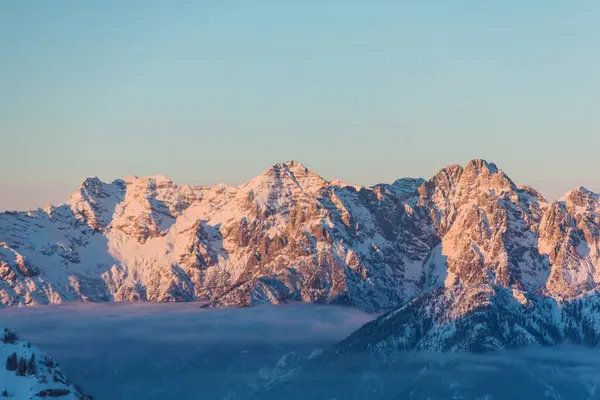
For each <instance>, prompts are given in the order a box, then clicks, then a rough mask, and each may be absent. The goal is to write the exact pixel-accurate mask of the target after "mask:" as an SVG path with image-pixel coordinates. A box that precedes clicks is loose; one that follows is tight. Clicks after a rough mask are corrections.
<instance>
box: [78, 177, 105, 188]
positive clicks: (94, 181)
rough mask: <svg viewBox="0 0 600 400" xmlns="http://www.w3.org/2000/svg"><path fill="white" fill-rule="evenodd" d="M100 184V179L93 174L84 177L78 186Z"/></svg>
mask: <svg viewBox="0 0 600 400" xmlns="http://www.w3.org/2000/svg"><path fill="white" fill-rule="evenodd" d="M101 184H102V181H101V180H100V178H98V177H97V176H96V175H93V176H88V177H87V178H85V179H84V180H83V182H81V185H80V187H82V188H87V187H96V186H98V185H101Z"/></svg>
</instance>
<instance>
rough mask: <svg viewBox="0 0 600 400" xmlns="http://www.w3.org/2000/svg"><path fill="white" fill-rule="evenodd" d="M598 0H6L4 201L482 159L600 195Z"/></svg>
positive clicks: (529, 177) (398, 172)
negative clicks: (156, 181) (284, 171)
mask: <svg viewBox="0 0 600 400" xmlns="http://www.w3.org/2000/svg"><path fill="white" fill-rule="evenodd" d="M599 21H600V2H599V1H597V0H577V1H565V0H529V1H522V0H485V1H481V0H471V1H467V0H462V1H461V0H452V1H449V0H438V1H427V0H425V1H423V0H418V1H417V0H413V1H401V0H398V1H391V0H390V1H387V2H383V1H366V0H365V1H354V2H344V1H340V0H318V1H317V0H314V1H311V0H304V1H291V0H289V1H285V0H278V1H275V0H272V1H268V0H256V1H248V0H240V1H216V0H215V1H208V0H206V1H202V0H199V1H173V0H171V1H166V0H165V1H152V0H143V1H142V0H127V1H122V0H103V1H79V0H72V1H67V0H57V1H31V0H21V1H16V0H14V1H10V0H9V1H0V135H1V139H2V140H1V142H0V149H1V152H0V155H1V156H0V209H26V208H32V207H36V206H40V205H43V204H45V203H49V202H52V203H60V202H62V201H64V200H65V199H66V198H67V197H68V195H69V194H70V193H71V192H73V191H74V190H75V189H76V188H77V187H78V185H79V183H80V182H81V181H82V180H83V179H84V178H85V177H87V176H92V175H97V176H99V177H100V178H101V179H102V180H104V181H112V180H113V179H115V178H117V177H122V176H126V175H130V174H136V175H139V176H145V175H154V174H163V175H167V176H169V177H170V178H172V179H173V180H175V181H176V182H178V183H190V184H209V185H212V184H216V183H220V182H225V183H231V184H238V183H242V182H244V181H246V180H248V179H250V178H252V177H253V176H255V175H257V174H259V173H261V172H262V171H263V170H265V169H267V168H268V167H269V166H270V165H272V164H274V163H276V162H278V161H285V160H289V159H295V160H298V161H300V162H302V163H304V164H306V165H307V166H308V167H309V168H311V169H313V170H315V171H316V172H318V173H320V174H321V175H322V176H323V177H325V178H333V177H337V178H340V179H342V180H345V181H348V182H351V183H355V184H363V185H371V184H375V183H379V182H391V181H393V180H394V179H396V178H399V177H404V176H422V177H429V176H430V175H432V174H433V173H434V172H435V171H437V170H438V169H440V168H441V167H443V166H444V165H446V164H450V163H461V164H462V163H465V162H467V161H468V160H469V159H472V158H485V159H487V160H488V161H493V162H495V163H496V164H497V165H498V166H499V167H500V168H502V169H504V170H505V171H506V172H507V173H508V174H509V175H510V176H511V177H512V178H513V180H515V181H516V182H517V183H521V184H528V185H532V186H534V187H535V188H537V189H538V190H540V191H541V192H542V194H544V195H545V196H546V197H548V198H549V199H553V198H556V197H558V196H559V195H560V194H562V193H563V192H565V191H567V190H568V189H571V188H573V187H575V186H577V185H584V186H587V187H589V188H590V189H592V190H595V191H600V162H599V161H598V154H599V153H600V130H599V128H600V112H599V110H598V107H599V106H600V23H599Z"/></svg>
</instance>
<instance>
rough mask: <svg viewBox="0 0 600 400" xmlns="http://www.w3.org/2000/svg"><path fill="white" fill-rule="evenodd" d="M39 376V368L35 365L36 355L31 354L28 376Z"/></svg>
mask: <svg viewBox="0 0 600 400" xmlns="http://www.w3.org/2000/svg"><path fill="white" fill-rule="evenodd" d="M35 374H37V367H36V365H35V354H34V353H31V358H30V359H29V362H28V363H27V375H35Z"/></svg>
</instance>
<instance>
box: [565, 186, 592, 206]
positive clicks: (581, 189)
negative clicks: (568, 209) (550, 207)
mask: <svg viewBox="0 0 600 400" xmlns="http://www.w3.org/2000/svg"><path fill="white" fill-rule="evenodd" d="M598 200H600V195H599V194H597V193H594V192H592V191H591V190H589V189H588V188H586V187H585V186H581V185H580V186H577V187H576V188H575V189H572V190H570V191H568V192H567V193H565V194H564V195H563V196H562V197H561V198H560V199H558V201H562V202H575V203H581V202H582V201H598Z"/></svg>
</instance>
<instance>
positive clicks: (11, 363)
mask: <svg viewBox="0 0 600 400" xmlns="http://www.w3.org/2000/svg"><path fill="white" fill-rule="evenodd" d="M6 369H7V370H8V371H16V370H17V353H12V354H11V355H10V356H8V358H7V359H6Z"/></svg>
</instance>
